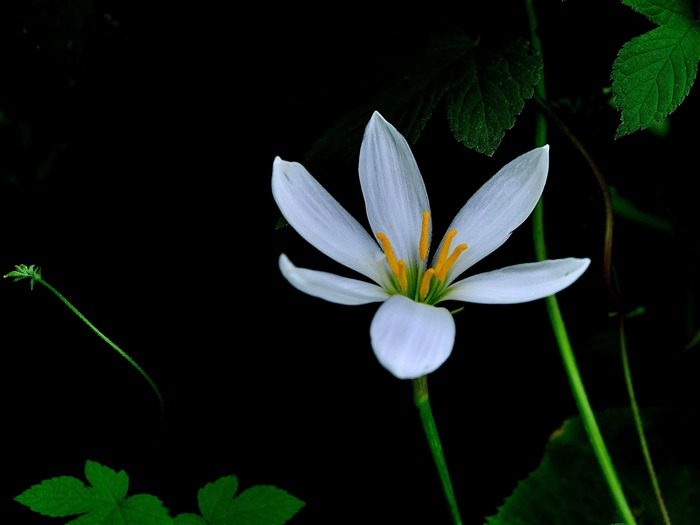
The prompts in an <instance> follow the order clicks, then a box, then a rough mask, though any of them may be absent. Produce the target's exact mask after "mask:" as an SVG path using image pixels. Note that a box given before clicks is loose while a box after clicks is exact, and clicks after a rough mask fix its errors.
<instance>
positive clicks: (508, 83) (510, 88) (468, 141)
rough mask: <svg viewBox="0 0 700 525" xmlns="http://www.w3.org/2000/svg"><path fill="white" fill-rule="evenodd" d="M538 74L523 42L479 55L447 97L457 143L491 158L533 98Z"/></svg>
mask: <svg viewBox="0 0 700 525" xmlns="http://www.w3.org/2000/svg"><path fill="white" fill-rule="evenodd" d="M541 70H542V61H541V58H540V56H539V54H538V53H537V52H536V51H535V49H534V48H532V46H530V44H529V43H528V42H525V41H522V40H518V41H515V42H510V43H507V44H505V45H503V46H502V47H499V48H495V49H490V50H486V51H485V52H484V53H481V54H478V55H477V57H476V62H475V67H473V68H471V69H467V70H465V71H464V72H463V73H464V78H463V79H462V81H461V82H459V83H457V84H456V85H455V86H454V88H453V89H452V90H450V92H449V94H448V102H447V116H448V119H449V122H450V128H451V129H452V131H453V132H454V134H455V137H456V138H457V140H459V141H460V142H462V143H463V144H464V145H465V146H467V147H469V148H472V149H475V150H476V151H479V152H481V153H484V154H486V155H492V154H493V152H494V151H496V148H498V146H499V145H500V143H501V140H502V139H503V137H504V135H505V132H506V130H508V129H510V128H512V127H513V125H514V124H515V117H516V116H518V115H519V114H520V112H521V111H522V110H523V107H524V106H525V100H526V99H528V98H531V97H532V95H533V93H534V86H535V85H537V83H538V82H539V79H540V75H541Z"/></svg>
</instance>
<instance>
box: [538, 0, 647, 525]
mask: <svg viewBox="0 0 700 525" xmlns="http://www.w3.org/2000/svg"><path fill="white" fill-rule="evenodd" d="M525 6H526V9H527V14H528V19H529V23H530V33H531V39H532V43H533V45H534V46H535V48H536V49H537V51H538V52H539V53H540V54H541V53H542V49H541V44H540V40H539V37H538V36H537V18H536V16H535V10H534V7H533V5H532V0H525ZM535 91H536V94H537V96H538V97H539V98H540V99H542V100H546V95H545V88H544V74H543V75H542V77H541V78H540V82H539V84H538V85H537V86H536V88H535ZM536 119H537V120H536V124H535V142H536V144H535V145H536V146H543V145H544V144H546V143H547V124H546V120H545V118H544V116H543V115H542V114H541V113H538V114H537V117H536ZM532 221H533V236H534V245H535V254H536V257H537V259H538V260H540V261H543V260H546V259H547V250H546V243H545V239H544V212H543V201H542V199H540V201H539V202H538V203H537V206H536V207H535V210H534V212H533V215H532ZM545 301H546V304H547V311H548V312H549V317H550V321H551V323H552V328H553V330H554V335H555V338H556V341H557V344H558V345H559V351H560V353H561V357H562V361H563V363H564V368H565V370H566V374H567V376H568V379H569V384H570V385H571V390H572V392H573V395H574V399H575V400H576V405H577V406H578V410H579V413H580V415H581V420H582V421H583V425H584V428H585V429H586V432H587V433H588V437H589V439H590V440H591V445H592V446H593V451H594V453H595V455H596V457H597V458H598V463H599V464H600V467H601V469H602V471H603V475H604V476H605V480H606V482H607V484H608V488H609V489H610V492H611V495H612V498H613V500H614V502H615V504H616V506H617V509H618V511H619V512H620V515H621V517H622V519H623V520H624V521H625V524H626V525H636V523H637V521H636V519H635V517H634V513H633V512H632V509H631V508H630V506H629V504H628V502H627V499H626V497H625V494H624V491H623V489H622V484H621V483H620V480H619V478H618V476H617V472H616V471H615V467H614V466H613V463H612V460H611V458H610V454H609V453H608V449H607V447H606V445H605V441H604V440H603V435H602V434H601V432H600V428H599V427H598V423H597V421H596V418H595V414H594V412H593V409H592V408H591V405H590V403H589V401H588V395H587V394H586V389H585V388H584V386H583V381H582V380H581V374H580V373H579V369H578V365H577V364H576V358H575V356H574V352H573V349H572V348H571V344H570V342H569V336H568V334H567V331H566V326H565V324H564V319H563V317H562V315H561V310H560V309H559V302H558V301H557V298H556V296H555V295H552V296H550V297H547V298H546V300H545Z"/></svg>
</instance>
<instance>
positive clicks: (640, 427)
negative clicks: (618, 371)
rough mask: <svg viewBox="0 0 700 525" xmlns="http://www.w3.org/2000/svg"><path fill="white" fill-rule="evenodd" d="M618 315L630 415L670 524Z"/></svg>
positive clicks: (620, 315) (622, 319)
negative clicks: (638, 402) (648, 443)
mask: <svg viewBox="0 0 700 525" xmlns="http://www.w3.org/2000/svg"><path fill="white" fill-rule="evenodd" d="M618 316H619V324H620V328H619V333H620V352H621V354H622V368H623V370H624V375H625V384H626V385H627V393H628V395H629V398H630V406H631V407H632V415H633V417H634V424H635V427H636V429H637V434H638V436H639V443H640V445H641V447H642V454H643V455H644V462H645V463H646V465H647V470H648V471H649V478H650V479H651V485H652V487H653V489H654V495H655V496H656V501H657V503H658V504H659V510H660V511H661V515H662V517H663V520H664V524H665V525H671V517H670V516H669V514H668V509H667V508H666V503H665V502H664V498H663V495H662V494H661V486H660V485H659V479H658V478H657V477H656V469H655V468H654V463H653V461H652V460H651V453H650V452H649V446H648V445H647V438H646V435H645V433H644V424H643V423H642V415H641V413H640V412H639V405H638V404H637V397H636V395H635V393H634V387H633V385H632V372H631V371H630V363H629V357H628V356H627V341H626V337H625V314H624V312H618Z"/></svg>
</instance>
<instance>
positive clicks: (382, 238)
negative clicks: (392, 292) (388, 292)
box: [377, 232, 406, 286]
mask: <svg viewBox="0 0 700 525" xmlns="http://www.w3.org/2000/svg"><path fill="white" fill-rule="evenodd" d="M377 239H379V242H381V243H382V249H383V250H384V255H386V261H387V262H388V263H389V268H391V272H392V273H393V274H394V275H395V276H396V277H397V278H398V279H399V282H400V281H401V270H400V268H399V261H397V260H396V255H394V249H393V248H392V247H391V243H390V242H389V238H388V237H387V236H386V235H384V234H383V233H382V232H377ZM403 274H404V280H406V265H405V264H404V269H403ZM401 286H403V284H402V285H401Z"/></svg>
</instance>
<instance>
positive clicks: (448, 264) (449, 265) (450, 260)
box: [436, 244, 467, 281]
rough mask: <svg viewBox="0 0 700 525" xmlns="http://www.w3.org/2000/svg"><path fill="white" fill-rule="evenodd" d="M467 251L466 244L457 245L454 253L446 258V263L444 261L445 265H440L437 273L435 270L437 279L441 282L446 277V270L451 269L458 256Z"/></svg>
mask: <svg viewBox="0 0 700 525" xmlns="http://www.w3.org/2000/svg"><path fill="white" fill-rule="evenodd" d="M466 249H467V245H466V244H458V245H457V246H456V247H455V251H453V252H452V255H450V256H449V257H448V258H447V261H445V264H443V265H442V267H441V268H440V271H439V272H438V271H437V270H436V274H437V278H438V279H440V280H441V281H442V280H443V279H444V278H445V276H446V275H447V270H449V269H450V268H452V265H453V264H454V263H455V262H456V261H457V259H458V258H459V256H460V255H462V252H463V251H464V250H466Z"/></svg>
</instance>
